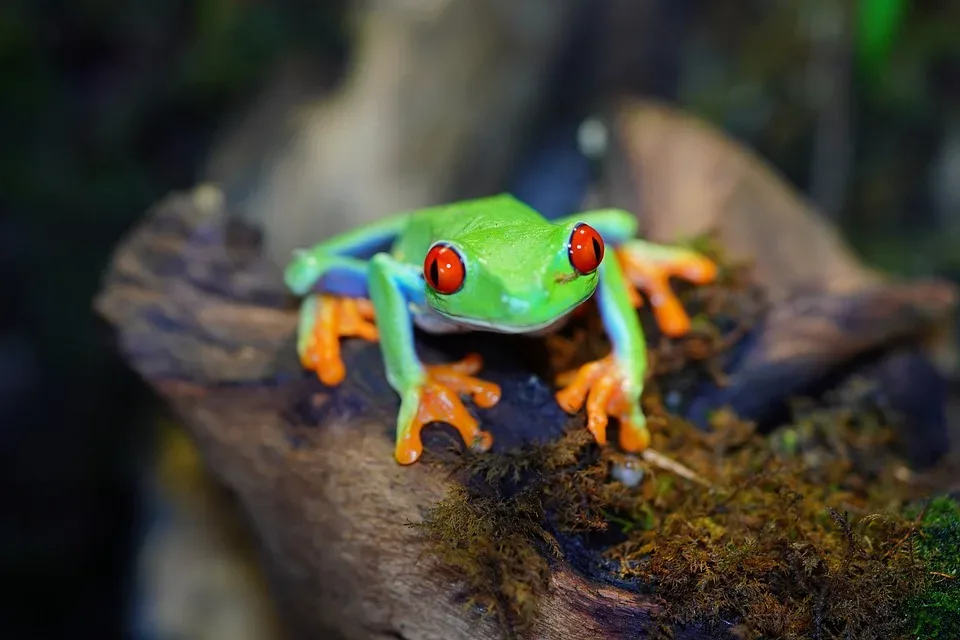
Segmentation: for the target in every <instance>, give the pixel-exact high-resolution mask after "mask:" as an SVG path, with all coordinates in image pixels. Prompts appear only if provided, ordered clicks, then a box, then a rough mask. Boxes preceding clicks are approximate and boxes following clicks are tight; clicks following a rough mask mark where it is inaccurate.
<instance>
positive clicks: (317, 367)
mask: <svg viewBox="0 0 960 640" xmlns="http://www.w3.org/2000/svg"><path fill="white" fill-rule="evenodd" d="M341 338H362V339H364V340H369V341H371V342H376V341H377V340H378V339H379V334H378V332H377V326H376V324H374V313H373V305H372V304H371V302H370V301H369V300H365V299H355V298H341V297H339V296H329V295H324V296H320V298H319V300H318V301H317V306H316V311H315V316H314V320H313V329H312V331H311V332H310V334H309V336H308V337H307V339H306V342H305V345H304V347H303V349H302V350H301V353H300V363H301V364H302V365H303V367H304V368H305V369H308V370H311V371H316V372H317V376H318V377H319V378H320V381H321V382H323V383H324V384H326V385H330V386H335V385H337V384H340V383H341V382H343V379H344V377H345V376H346V369H345V367H344V365H343V360H342V358H341V357H340V339H341Z"/></svg>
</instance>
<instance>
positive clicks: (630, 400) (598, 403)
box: [556, 354, 650, 452]
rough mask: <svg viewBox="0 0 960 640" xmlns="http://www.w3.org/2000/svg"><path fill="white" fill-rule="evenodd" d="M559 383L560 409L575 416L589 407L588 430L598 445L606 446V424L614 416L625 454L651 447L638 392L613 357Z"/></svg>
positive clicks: (574, 373)
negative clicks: (617, 423) (618, 424)
mask: <svg viewBox="0 0 960 640" xmlns="http://www.w3.org/2000/svg"><path fill="white" fill-rule="evenodd" d="M557 382H558V384H560V385H561V386H562V387H563V388H562V389H561V390H560V391H558V392H557V394H556V399H557V403H558V404H559V405H560V408H561V409H563V410H564V411H566V412H567V413H571V414H573V413H576V412H578V411H580V409H581V408H583V406H584V404H586V407H587V429H588V430H589V431H590V433H591V434H593V437H594V439H595V440H596V441H597V444H600V445H604V444H606V443H607V424H608V422H609V419H610V417H611V416H612V417H615V418H617V420H618V421H619V422H620V446H621V447H622V448H623V449H624V450H625V451H629V452H638V451H642V450H644V449H646V448H647V447H648V446H649V444H650V434H649V432H648V431H647V426H646V419H645V418H644V416H643V412H642V411H641V409H640V400H639V396H640V393H639V389H637V388H636V387H635V386H634V385H633V384H632V383H631V382H630V380H629V378H628V377H627V376H625V375H623V373H622V371H621V369H620V366H619V364H618V363H617V361H616V359H615V358H614V356H613V355H612V354H611V355H609V356H607V357H605V358H602V359H600V360H596V361H594V362H589V363H587V364H585V365H583V366H582V367H580V368H579V369H577V370H575V371H570V372H567V373H564V374H561V375H560V376H559V377H558V379H557Z"/></svg>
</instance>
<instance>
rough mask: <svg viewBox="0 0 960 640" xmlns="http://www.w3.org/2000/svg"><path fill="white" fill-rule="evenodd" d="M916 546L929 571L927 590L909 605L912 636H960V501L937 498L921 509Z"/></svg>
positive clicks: (926, 581)
mask: <svg viewBox="0 0 960 640" xmlns="http://www.w3.org/2000/svg"><path fill="white" fill-rule="evenodd" d="M914 548H915V549H916V553H917V557H918V558H919V559H920V560H921V562H922V563H923V564H924V568H925V569H926V574H925V576H924V577H925V588H924V590H923V591H922V593H920V594H919V595H917V596H916V597H914V598H912V599H911V600H910V602H909V603H908V605H907V619H908V625H909V628H910V631H911V636H912V637H915V638H960V505H958V504H957V503H956V502H955V501H954V500H951V499H949V498H946V497H940V498H936V499H935V500H933V501H932V502H931V503H930V504H929V505H928V506H927V507H926V509H925V510H924V511H923V512H922V513H921V531H920V535H918V536H916V538H915V539H914Z"/></svg>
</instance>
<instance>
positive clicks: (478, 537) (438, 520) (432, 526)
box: [413, 485, 559, 633]
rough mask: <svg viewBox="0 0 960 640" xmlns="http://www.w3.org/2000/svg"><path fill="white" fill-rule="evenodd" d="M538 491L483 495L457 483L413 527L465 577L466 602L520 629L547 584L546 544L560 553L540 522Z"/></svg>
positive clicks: (431, 551) (433, 551)
mask: <svg viewBox="0 0 960 640" xmlns="http://www.w3.org/2000/svg"><path fill="white" fill-rule="evenodd" d="M542 522H543V509H542V507H541V505H540V500H539V497H538V496H537V495H536V494H535V493H533V492H529V491H522V492H519V493H517V494H516V495H514V496H511V497H509V498H503V497H500V496H492V495H481V494H479V493H478V492H475V491H471V490H469V489H468V488H467V487H465V486H462V485H455V486H454V487H453V488H452V489H451V490H450V493H449V495H448V496H447V497H446V498H445V499H444V500H442V501H441V502H440V503H438V504H437V505H435V506H434V507H433V508H431V509H430V511H429V512H428V513H427V515H426V517H425V518H424V519H423V521H422V522H419V523H416V524H414V525H413V526H414V527H416V528H417V529H418V530H419V531H420V532H421V533H422V535H423V538H424V539H425V541H426V542H427V546H426V551H427V553H428V554H431V555H433V556H435V557H436V558H437V559H438V560H439V561H440V562H441V563H442V566H444V567H445V568H447V569H450V570H453V571H454V572H455V575H456V577H458V578H460V579H462V580H463V581H464V582H465V583H466V588H467V592H468V600H467V605H468V607H473V606H476V607H479V608H480V609H481V610H483V611H486V612H488V613H494V614H496V615H497V616H498V618H499V619H500V622H501V625H502V626H503V628H504V629H507V630H510V631H511V632H516V633H523V632H524V631H525V630H526V629H527V627H528V626H529V625H530V624H531V623H532V622H533V621H534V619H535V617H536V613H537V606H538V602H539V599H540V596H541V595H542V594H543V592H544V590H545V589H546V588H547V585H548V584H549V578H550V567H549V565H548V563H547V560H546V558H545V554H544V550H547V551H548V552H549V553H553V554H555V555H559V548H558V547H557V545H556V541H554V540H553V538H552V537H550V536H549V535H548V534H547V533H546V531H545V530H544V529H543V526H542Z"/></svg>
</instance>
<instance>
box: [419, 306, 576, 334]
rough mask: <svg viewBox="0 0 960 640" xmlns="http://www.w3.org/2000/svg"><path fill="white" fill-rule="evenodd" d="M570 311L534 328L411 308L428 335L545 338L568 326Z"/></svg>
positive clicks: (420, 326)
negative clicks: (482, 333)
mask: <svg viewBox="0 0 960 640" xmlns="http://www.w3.org/2000/svg"><path fill="white" fill-rule="evenodd" d="M571 311H572V309H571ZM571 311H568V312H566V313H564V314H563V315H561V316H559V317H557V318H556V319H554V320H551V321H550V322H548V323H545V324H542V325H538V326H534V327H529V328H527V327H524V328H517V327H503V326H498V325H495V324H492V323H489V322H482V321H469V322H468V321H458V320H454V319H452V318H447V317H446V316H442V315H440V314H439V313H437V312H436V311H434V310H433V309H429V308H420V307H416V308H413V307H412V308H411V309H410V312H411V315H413V322H414V324H415V325H416V326H417V327H419V328H420V329H422V330H424V331H426V332H427V333H434V334H447V333H466V332H468V331H489V332H491V333H513V334H523V335H525V336H534V337H535V336H545V335H549V334H551V333H553V332H555V331H557V330H559V329H561V328H563V326H564V325H566V324H567V321H568V320H569V319H570V313H571Z"/></svg>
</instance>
